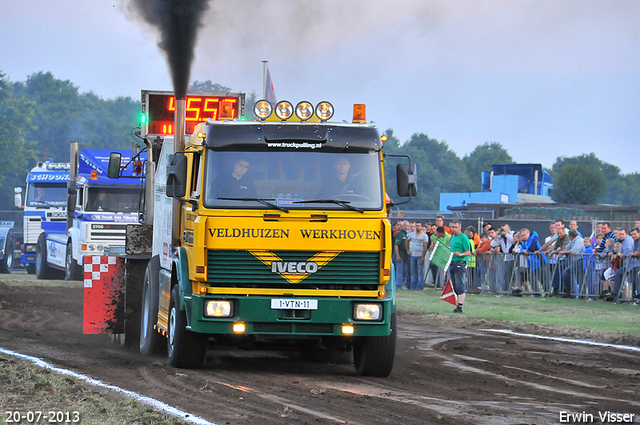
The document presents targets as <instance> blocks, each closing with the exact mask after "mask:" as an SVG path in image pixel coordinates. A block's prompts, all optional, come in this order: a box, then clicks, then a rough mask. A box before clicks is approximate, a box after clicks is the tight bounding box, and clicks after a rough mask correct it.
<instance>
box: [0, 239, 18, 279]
mask: <svg viewBox="0 0 640 425" xmlns="http://www.w3.org/2000/svg"><path fill="white" fill-rule="evenodd" d="M14 248H15V245H14V242H13V237H12V236H11V235H7V240H6V241H5V243H4V257H3V258H2V261H0V273H3V274H8V273H11V270H12V269H13V251H14Z"/></svg>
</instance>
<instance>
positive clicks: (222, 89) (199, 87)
mask: <svg viewBox="0 0 640 425" xmlns="http://www.w3.org/2000/svg"><path fill="white" fill-rule="evenodd" d="M189 91H190V92H207V91H208V92H215V93H228V92H231V91H232V90H231V88H229V87H226V86H223V85H222V84H218V83H212V82H211V80H207V81H202V82H200V81H198V80H195V81H194V82H193V83H191V85H190V86H189Z"/></svg>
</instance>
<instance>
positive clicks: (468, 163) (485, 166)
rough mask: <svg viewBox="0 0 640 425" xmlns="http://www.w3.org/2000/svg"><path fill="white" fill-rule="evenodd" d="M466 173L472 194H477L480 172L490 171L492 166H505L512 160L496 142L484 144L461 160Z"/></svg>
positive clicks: (480, 185) (480, 184) (480, 183)
mask: <svg viewBox="0 0 640 425" xmlns="http://www.w3.org/2000/svg"><path fill="white" fill-rule="evenodd" d="M462 162H463V163H464V165H465V167H466V169H467V173H468V174H469V178H470V183H471V189H470V191H472V192H479V191H480V189H481V187H482V180H481V176H482V172H483V171H491V166H492V165H494V164H507V163H511V162H513V158H511V155H509V153H508V152H507V150H506V149H505V148H503V147H502V145H501V144H500V143H498V142H486V143H485V144H483V145H478V146H476V148H475V149H474V150H473V152H471V153H470V154H469V155H465V156H464V157H463V158H462Z"/></svg>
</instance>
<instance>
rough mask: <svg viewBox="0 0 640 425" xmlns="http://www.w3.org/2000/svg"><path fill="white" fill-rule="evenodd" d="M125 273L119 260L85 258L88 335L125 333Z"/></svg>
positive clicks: (94, 257)
mask: <svg viewBox="0 0 640 425" xmlns="http://www.w3.org/2000/svg"><path fill="white" fill-rule="evenodd" d="M124 271H125V267H124V260H123V259H121V258H119V257H112V256H110V257H108V256H85V257H84V314H83V321H82V323H83V332H84V333H85V334H122V333H124V322H125V297H124V289H125V273H124Z"/></svg>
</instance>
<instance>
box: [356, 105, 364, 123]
mask: <svg viewBox="0 0 640 425" xmlns="http://www.w3.org/2000/svg"><path fill="white" fill-rule="evenodd" d="M353 122H358V123H366V122H367V106H366V105H365V104H364V103H356V104H354V105H353Z"/></svg>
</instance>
